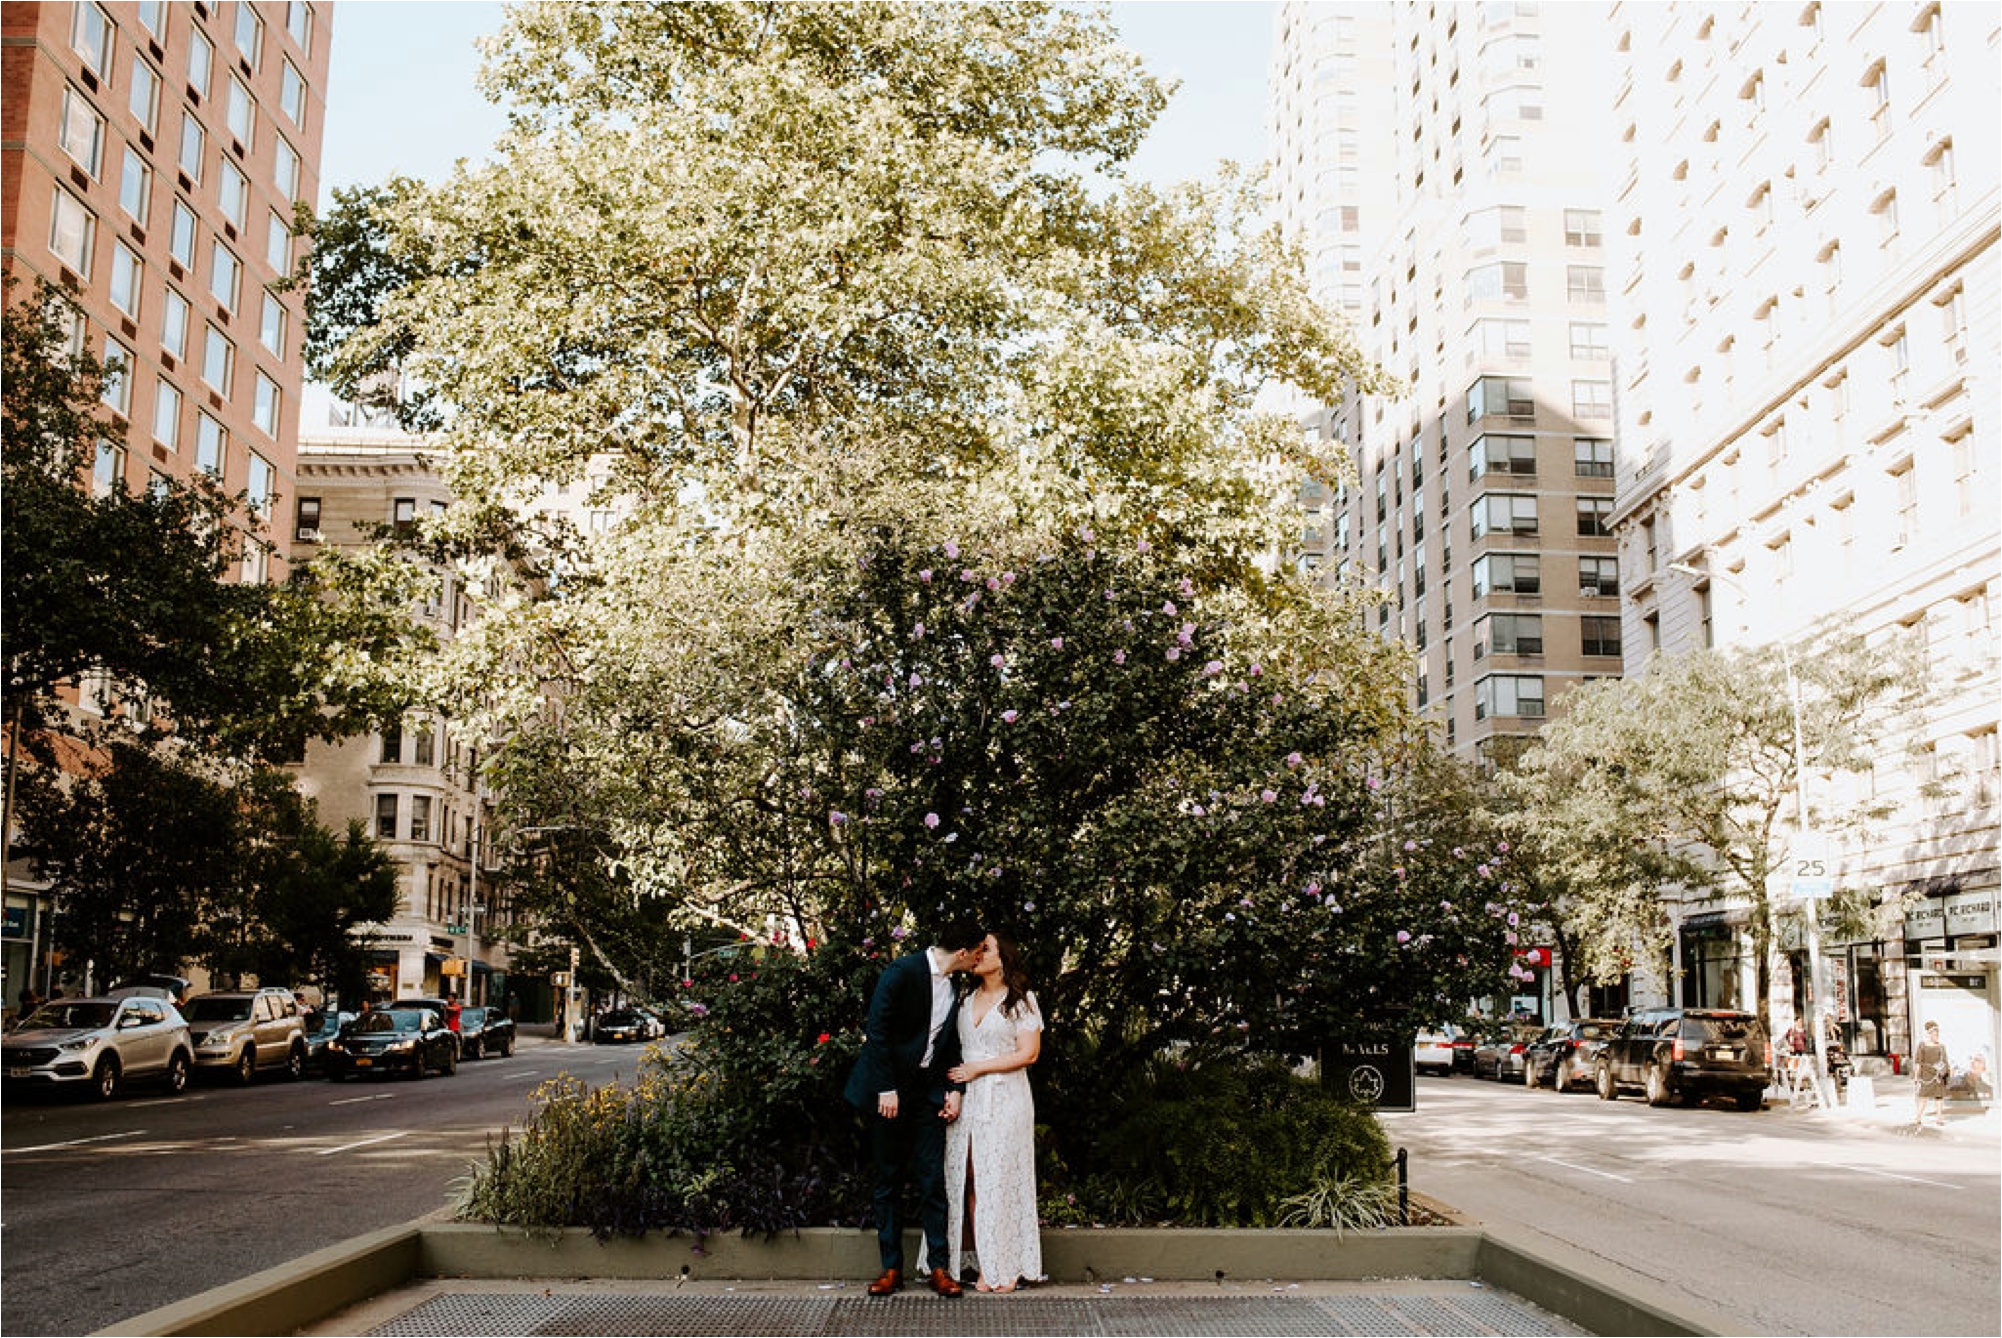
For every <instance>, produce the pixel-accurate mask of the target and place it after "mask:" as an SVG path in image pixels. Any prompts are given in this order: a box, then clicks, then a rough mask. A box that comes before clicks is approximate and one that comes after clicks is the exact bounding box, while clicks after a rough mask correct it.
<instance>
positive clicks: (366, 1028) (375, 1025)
mask: <svg viewBox="0 0 2002 1338" xmlns="http://www.w3.org/2000/svg"><path fill="white" fill-rule="evenodd" d="M423 1025H424V1015H423V1014H422V1013H419V1012H415V1011H413V1010H411V1009H408V1008H394V1009H385V1010H383V1011H382V1012H378V1013H364V1014H363V1015H362V1016H360V1017H358V1018H356V1019H355V1020H354V1029H355V1030H356V1031H358V1032H364V1033H367V1032H391V1031H417V1030H419V1029H420V1028H422V1027H423Z"/></svg>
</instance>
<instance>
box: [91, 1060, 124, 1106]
mask: <svg viewBox="0 0 2002 1338" xmlns="http://www.w3.org/2000/svg"><path fill="white" fill-rule="evenodd" d="M122 1076H123V1071H122V1070H121V1069H120V1068H119V1066H118V1056H116V1055H106V1056H105V1057H104V1058H102V1059H100V1060H98V1061H97V1068H96V1069H94V1070H93V1071H92V1072H91V1075H90V1092H91V1095H92V1096H94V1097H96V1098H97V1099H98V1100H99V1101H109V1100H111V1098H112V1097H114V1096H117V1095H118V1083H119V1079H120V1078H121V1077H122Z"/></svg>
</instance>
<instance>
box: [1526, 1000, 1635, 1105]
mask: <svg viewBox="0 0 2002 1338" xmlns="http://www.w3.org/2000/svg"><path fill="white" fill-rule="evenodd" d="M1619 1030H1620V1021H1619V1019H1618V1018H1604V1017H1587V1018H1576V1019H1573V1020H1572V1021H1570V1022H1560V1023H1558V1024H1557V1025H1556V1026H1554V1027H1551V1028H1549V1029H1548V1030H1546V1031H1545V1032H1544V1033H1543V1035H1541V1036H1539V1037H1537V1039H1536V1040H1535V1041H1534V1042H1533V1043H1532V1044H1531V1045H1530V1047H1529V1049H1528V1050H1526V1051H1524V1052H1523V1061H1522V1062H1523V1070H1522V1080H1523V1082H1524V1083H1525V1084H1526V1085H1527V1086H1530V1087H1542V1086H1544V1085H1545V1084H1548V1085H1549V1086H1550V1087H1551V1088H1552V1089H1553V1090H1555V1091H1559V1092H1563V1091H1568V1090H1570V1089H1571V1088H1573V1087H1590V1086H1591V1085H1592V1067H1593V1065H1594V1064H1595V1063H1596V1062H1597V1061H1598V1058H1599V1051H1600V1050H1601V1049H1603V1048H1604V1047H1605V1044H1606V1042H1607V1041H1608V1040H1610V1039H1612V1037H1613V1036H1614V1035H1616V1034H1617V1033H1618V1032H1619Z"/></svg>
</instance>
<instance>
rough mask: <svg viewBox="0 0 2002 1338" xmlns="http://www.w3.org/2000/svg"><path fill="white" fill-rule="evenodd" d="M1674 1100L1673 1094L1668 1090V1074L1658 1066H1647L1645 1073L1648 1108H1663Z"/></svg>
mask: <svg viewBox="0 0 2002 1338" xmlns="http://www.w3.org/2000/svg"><path fill="white" fill-rule="evenodd" d="M1673 1100H1675V1093H1674V1092H1673V1091H1671V1090H1669V1086H1668V1073H1667V1071H1666V1070H1664V1069H1663V1068H1662V1066H1661V1065H1659V1064H1652V1065H1649V1067H1648V1071H1647V1103H1648V1104H1649V1105H1650V1106H1665V1105H1667V1104H1668V1103H1669V1102H1671V1101H1673Z"/></svg>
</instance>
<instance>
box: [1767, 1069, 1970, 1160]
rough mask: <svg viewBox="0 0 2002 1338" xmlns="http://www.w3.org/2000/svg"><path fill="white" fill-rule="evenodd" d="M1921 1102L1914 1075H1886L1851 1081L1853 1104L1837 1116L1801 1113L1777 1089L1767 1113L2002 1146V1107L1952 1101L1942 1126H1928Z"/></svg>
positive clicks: (1769, 1095) (1814, 1111) (1836, 1112)
mask: <svg viewBox="0 0 2002 1338" xmlns="http://www.w3.org/2000/svg"><path fill="white" fill-rule="evenodd" d="M1917 1101H1918V1083H1917V1081H1916V1080H1915V1079H1914V1078H1912V1076H1911V1075H1910V1074H1895V1075H1883V1074H1880V1075H1877V1076H1875V1077H1871V1076H1866V1075H1861V1074H1859V1075H1857V1076H1855V1077H1852V1078H1851V1079H1850V1080H1849V1094H1848V1101H1847V1103H1846V1104H1844V1105H1840V1106H1837V1107H1835V1108H1834V1109H1833V1110H1822V1109H1820V1108H1818V1107H1817V1108H1814V1109H1810V1110H1805V1111H1798V1112H1796V1111H1794V1110H1793V1108H1792V1106H1791V1105H1789V1104H1788V1101H1787V1098H1786V1096H1785V1095H1784V1094H1783V1093H1782V1092H1780V1091H1779V1089H1777V1088H1774V1089H1771V1090H1769V1091H1768V1093H1767V1096H1766V1109H1767V1110H1768V1111H1769V1112H1776V1113H1777V1112H1785V1113H1788V1114H1798V1115H1801V1116H1802V1117H1804V1118H1808V1119H1817V1120H1832V1121H1853V1122H1855V1123H1858V1124H1862V1125H1865V1126H1868V1127H1870V1128H1874V1129H1881V1130H1883V1131H1885V1132H1887V1133H1896V1134H1907V1135H1911V1136H1913V1137H1922V1138H1944V1139H1947V1140H1948V1141H1950V1142H1960V1141H1963V1140H1979V1141H1986V1142H1990V1143H1996V1142H2002V1105H1998V1104H1997V1103H1996V1102H1994V1101H1990V1102H1988V1103H1986V1104H1985V1105H1977V1104H1976V1103H1974V1102H1971V1101H1949V1102H1947V1103H1946V1104H1945V1115H1944V1116H1943V1117H1941V1118H1940V1119H1939V1122H1938V1123H1935V1122H1934V1120H1933V1119H1932V1118H1930V1117H1929V1118H1928V1119H1927V1121H1926V1122H1925V1124H1923V1125H1921V1124H1920V1123H1919V1122H1918V1119H1917V1112H1918V1104H1917Z"/></svg>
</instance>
